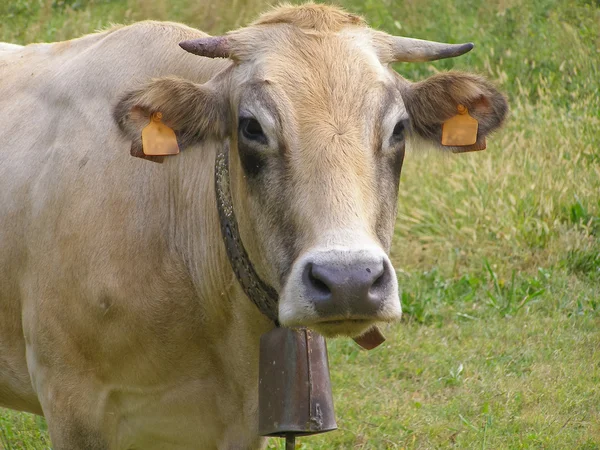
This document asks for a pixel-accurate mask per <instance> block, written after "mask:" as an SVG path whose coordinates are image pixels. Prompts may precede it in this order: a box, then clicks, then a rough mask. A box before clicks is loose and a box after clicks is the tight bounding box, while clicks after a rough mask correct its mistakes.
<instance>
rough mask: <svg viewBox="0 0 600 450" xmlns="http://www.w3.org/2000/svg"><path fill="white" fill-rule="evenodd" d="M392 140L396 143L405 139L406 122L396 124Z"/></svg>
mask: <svg viewBox="0 0 600 450" xmlns="http://www.w3.org/2000/svg"><path fill="white" fill-rule="evenodd" d="M392 138H393V139H394V140H396V141H401V140H402V139H404V120H401V121H400V122H398V123H397V124H396V126H395V127H394V131H392Z"/></svg>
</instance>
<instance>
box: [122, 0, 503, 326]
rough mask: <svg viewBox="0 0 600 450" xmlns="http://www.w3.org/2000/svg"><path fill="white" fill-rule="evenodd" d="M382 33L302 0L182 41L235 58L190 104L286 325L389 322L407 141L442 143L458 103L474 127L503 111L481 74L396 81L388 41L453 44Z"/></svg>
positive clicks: (411, 53)
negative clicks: (216, 33)
mask: <svg viewBox="0 0 600 450" xmlns="http://www.w3.org/2000/svg"><path fill="white" fill-rule="evenodd" d="M277 11H278V12H277ZM277 14H279V16H278V15H277ZM386 39H388V40H386ZM389 39H392V38H391V37H390V36H387V35H384V34H383V33H377V32H374V31H373V30H370V29H368V28H366V27H364V26H362V24H361V22H360V19H358V18H356V17H355V16H351V15H348V14H346V13H343V12H340V11H338V10H336V9H331V8H326V7H320V6H305V7H295V8H294V7H289V8H282V9H280V10H276V12H273V13H271V14H268V15H267V16H265V18H263V19H262V20H259V22H258V23H257V24H255V25H254V26H252V27H249V28H246V29H242V30H240V31H237V32H234V33H232V34H231V35H229V36H228V37H227V38H213V39H212V40H211V39H210V38H209V39H208V40H200V42H196V43H195V44H193V43H192V44H193V45H192V46H191V47H190V44H189V43H188V44H187V45H183V47H184V48H186V47H187V49H188V50H190V51H193V52H195V53H198V54H202V55H205V56H206V55H207V54H210V53H211V52H212V54H213V55H212V56H215V55H216V56H231V57H232V58H233V59H234V64H233V65H232V66H231V67H229V68H228V70H226V71H225V72H224V73H222V74H220V75H219V76H217V77H216V78H215V79H213V80H211V82H209V83H207V85H203V86H198V85H194V86H195V87H194V88H191V87H189V86H188V87H187V88H186V91H187V92H188V94H187V95H188V96H190V97H195V98H191V99H190V106H188V109H189V110H190V114H191V115H196V116H198V117H199V115H198V111H199V110H202V111H204V110H205V109H207V108H210V109H211V110H210V111H207V112H206V114H205V115H206V116H208V117H210V118H211V119H210V121H209V120H207V119H206V118H202V119H198V120H199V121H203V122H206V124H203V125H202V126H203V127H205V128H206V127H209V129H210V132H211V133H214V134H219V133H221V134H223V135H224V136H223V137H225V135H227V136H228V137H229V139H230V141H231V151H232V157H231V171H232V184H233V186H232V190H233V193H234V204H235V209H236V214H237V218H238V222H239V225H240V231H241V234H242V240H243V241H244V244H245V245H246V247H247V249H248V253H249V255H250V258H251V260H252V262H253V263H254V265H255V266H256V268H257V270H258V272H259V273H260V275H261V276H262V277H263V278H264V279H265V281H267V282H269V283H270V284H272V285H273V286H274V287H275V288H276V289H277V291H278V292H279V294H280V304H279V318H280V322H281V323H282V325H286V326H309V327H311V328H314V329H316V330H317V331H319V332H321V333H322V334H324V335H326V336H331V335H340V334H341V335H348V336H357V335H360V334H361V333H363V332H364V331H366V330H367V329H368V328H369V327H371V326H372V325H373V324H374V323H375V322H380V321H392V320H395V319H397V318H399V317H400V314H401V307H400V301H399V296H398V283H397V279H396V274H395V271H394V268H393V267H392V265H391V262H390V260H389V257H388V253H389V250H390V245H391V241H392V234H393V228H394V220H395V216H396V202H397V193H398V182H399V177H400V171H401V168H402V161H403V158H404V149H405V142H406V139H407V138H408V137H409V136H411V137H417V136H419V137H421V138H425V139H430V140H434V141H436V140H438V139H439V134H440V132H441V124H442V123H443V122H444V121H445V120H447V119H448V118H450V117H451V116H453V115H454V114H455V113H456V108H457V106H458V104H466V105H467V106H468V107H469V109H470V111H471V113H472V115H474V116H476V117H477V118H478V119H479V120H480V134H481V136H482V137H483V136H485V134H486V133H488V132H489V131H490V130H492V129H493V128H495V127H497V126H498V125H499V123H500V122H501V120H502V118H503V116H504V113H505V110H506V104H505V101H504V99H503V97H502V96H501V95H500V94H499V93H498V92H497V91H496V90H495V89H494V88H493V87H491V86H490V85H489V83H487V82H485V81H484V80H482V79H480V78H478V77H475V76H472V75H467V74H444V75H438V76H437V77H432V78H430V79H429V80H426V81H425V82H421V83H416V84H411V83H409V82H408V81H406V80H405V79H403V78H401V77H399V76H398V75H397V74H396V73H395V72H394V71H393V70H392V69H390V68H389V67H388V63H389V62H391V61H393V60H397V59H399V58H395V57H394V51H396V52H398V51H401V52H404V53H405V54H407V55H408V59H409V60H419V59H436V58H432V56H431V52H434V53H435V52H436V51H437V52H438V55H437V57H440V54H441V55H442V57H443V56H449V55H450V54H451V53H452V52H451V51H450V50H448V48H447V47H443V48H441V49H437V50H436V49H433V50H432V49H431V48H428V47H427V45H426V46H425V47H426V48H425V50H423V49H419V48H418V45H424V44H422V43H421V44H418V43H413V44H414V45H413V46H412V47H411V48H410V49H408V50H407V49H406V48H400V50H398V49H397V48H396V47H398V45H396V44H394V41H391V40H389ZM196 44H197V45H196ZM409 44H410V42H409ZM194 45H196V47H194ZM395 45H396V47H395ZM403 45H406V42H404V43H403ZM415 46H416V47H415ZM400 47H401V46H400ZM444 48H445V49H446V50H444ZM444 51H445V52H446V53H444ZM179 83H181V81H180V82H179ZM186 83H187V82H186ZM187 84H189V85H192V83H187ZM145 89H146V92H147V91H148V89H150V88H145ZM173 89H174V88H173ZM190 91H191V92H190ZM145 95H147V94H145ZM178 96H181V94H179V95H178ZM168 97H173V98H174V97H177V95H173V94H170V95H168ZM206 105H209V106H206ZM128 107H131V105H128ZM164 109H165V108H164V107H163V110H164ZM192 110H193V111H194V112H193V114H192V112H191V111H192ZM163 115H164V116H165V118H167V120H168V116H167V113H163ZM219 130H221V131H219ZM208 132H209V131H207V130H204V129H203V134H205V135H206V134H207V133H208ZM186 133H187V134H192V133H191V132H189V131H188V132H186ZM198 134H202V133H198V132H197V131H196V132H195V133H193V135H198ZM438 142H439V141H438Z"/></svg>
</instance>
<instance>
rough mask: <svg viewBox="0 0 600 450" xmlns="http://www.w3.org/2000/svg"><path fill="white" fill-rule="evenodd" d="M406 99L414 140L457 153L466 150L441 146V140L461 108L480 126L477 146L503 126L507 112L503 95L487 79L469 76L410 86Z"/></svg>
mask: <svg viewBox="0 0 600 450" xmlns="http://www.w3.org/2000/svg"><path fill="white" fill-rule="evenodd" d="M403 97H404V103H405V105H406V108H407V110H408V113H409V115H410V118H411V125H412V131H413V133H414V134H415V135H416V136H415V137H419V138H421V139H424V140H426V141H428V142H429V143H430V144H434V145H438V146H441V147H442V148H445V149H452V150H456V151H465V148H461V147H446V146H442V145H441V140H442V125H443V123H444V122H446V121H447V120H448V119H450V118H452V117H454V116H456V115H457V113H458V107H459V105H463V106H465V107H466V108H467V109H468V112H469V114H470V115H471V116H472V117H474V118H475V119H477V121H478V122H479V124H478V130H477V143H478V144H477V145H479V144H481V143H484V142H485V138H486V136H487V135H488V134H490V133H491V132H493V131H494V130H496V129H497V128H498V127H499V126H500V125H501V124H502V122H503V121H504V119H505V117H506V114H507V112H508V104H507V102H506V98H505V97H504V95H502V94H501V93H500V92H499V91H498V90H497V89H496V88H495V87H494V86H493V85H492V83H490V82H489V81H487V80H486V79H485V78H483V77H480V76H478V75H473V74H469V73H462V72H447V73H441V74H437V75H433V76H432V77H430V78H428V79H426V80H424V81H420V82H417V83H413V84H411V85H410V87H408V88H407V89H406V90H405V91H404V94H403ZM473 147H474V148H475V149H476V148H477V147H476V146H473Z"/></svg>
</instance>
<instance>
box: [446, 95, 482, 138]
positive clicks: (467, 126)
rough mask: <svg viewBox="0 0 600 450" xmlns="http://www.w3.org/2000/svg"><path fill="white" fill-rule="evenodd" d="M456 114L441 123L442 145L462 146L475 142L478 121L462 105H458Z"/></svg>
mask: <svg viewBox="0 0 600 450" xmlns="http://www.w3.org/2000/svg"><path fill="white" fill-rule="evenodd" d="M457 109H458V114H457V115H456V116H454V117H451V118H450V119H448V120H446V121H445V122H444V123H443V125H442V145H445V146H447V147H463V146H466V145H473V144H475V142H477V128H478V127H479V123H478V122H477V119H474V118H473V117H471V116H470V115H469V110H468V109H467V108H466V107H465V106H464V105H458V108H457Z"/></svg>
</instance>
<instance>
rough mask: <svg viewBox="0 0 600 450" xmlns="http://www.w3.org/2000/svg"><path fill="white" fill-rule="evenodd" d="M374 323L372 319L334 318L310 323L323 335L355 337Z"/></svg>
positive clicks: (311, 326)
mask: <svg viewBox="0 0 600 450" xmlns="http://www.w3.org/2000/svg"><path fill="white" fill-rule="evenodd" d="M375 323H376V321H375V320H372V319H335V320H323V321H319V322H316V323H314V324H313V325H310V326H309V328H313V329H314V330H315V331H317V332H318V333H320V334H322V335H323V336H325V337H336V336H347V337H356V336H360V335H361V334H363V333H364V332H365V331H367V330H368V329H369V328H371V327H372V326H373V325H374V324H375Z"/></svg>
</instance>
